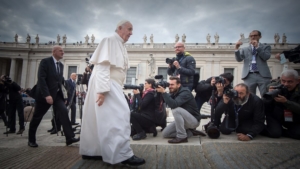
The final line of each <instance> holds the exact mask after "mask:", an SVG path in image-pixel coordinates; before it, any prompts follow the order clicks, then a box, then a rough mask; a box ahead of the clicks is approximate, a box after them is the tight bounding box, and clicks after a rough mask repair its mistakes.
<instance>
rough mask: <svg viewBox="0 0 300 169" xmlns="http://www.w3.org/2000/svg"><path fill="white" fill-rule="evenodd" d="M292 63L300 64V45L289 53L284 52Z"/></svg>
mask: <svg viewBox="0 0 300 169" xmlns="http://www.w3.org/2000/svg"><path fill="white" fill-rule="evenodd" d="M282 53H283V54H284V56H285V58H287V59H288V60H289V61H290V62H294V63H300V45H298V46H297V47H296V48H294V49H291V50H289V51H283V52H282Z"/></svg>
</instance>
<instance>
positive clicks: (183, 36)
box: [181, 34, 186, 43]
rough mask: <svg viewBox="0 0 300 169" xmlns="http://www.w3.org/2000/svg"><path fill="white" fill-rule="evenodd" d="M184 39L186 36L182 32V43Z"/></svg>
mask: <svg viewBox="0 0 300 169" xmlns="http://www.w3.org/2000/svg"><path fill="white" fill-rule="evenodd" d="M185 39H186V36H185V34H183V35H182V38H181V41H182V43H185Z"/></svg>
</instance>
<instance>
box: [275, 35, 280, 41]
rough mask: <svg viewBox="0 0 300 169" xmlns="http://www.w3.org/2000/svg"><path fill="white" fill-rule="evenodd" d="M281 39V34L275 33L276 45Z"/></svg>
mask: <svg viewBox="0 0 300 169" xmlns="http://www.w3.org/2000/svg"><path fill="white" fill-rule="evenodd" d="M279 39H280V36H279V34H278V33H275V35H274V40H275V43H279Z"/></svg>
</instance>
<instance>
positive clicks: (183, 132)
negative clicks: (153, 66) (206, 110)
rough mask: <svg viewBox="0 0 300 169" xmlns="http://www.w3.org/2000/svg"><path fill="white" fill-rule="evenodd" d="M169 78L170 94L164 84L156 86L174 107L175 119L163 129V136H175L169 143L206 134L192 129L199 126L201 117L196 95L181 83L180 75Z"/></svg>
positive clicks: (170, 105)
mask: <svg viewBox="0 0 300 169" xmlns="http://www.w3.org/2000/svg"><path fill="white" fill-rule="evenodd" d="M169 79H170V80H169V91H170V94H168V93H166V92H165V88H163V87H162V86H158V87H157V88H156V91H157V92H159V93H162V96H163V99H164V101H165V103H166V104H167V105H168V106H169V107H170V108H171V109H172V114H173V116H174V120H175V121H173V122H172V123H171V124H169V125H168V126H167V127H166V128H165V129H164V130H163V132H162V134H163V137H165V138H174V139H172V140H169V141H168V142H169V143H184V142H188V137H191V136H193V135H205V134H204V133H202V132H200V131H196V130H191V129H195V128H197V127H198V126H199V124H200V119H201V115H200V112H199V111H198V110H197V105H196V102H195V99H194V96H193V95H192V93H191V92H190V90H189V89H188V88H187V87H183V86H182V85H181V80H180V78H179V77H176V76H171V77H170V78H169Z"/></svg>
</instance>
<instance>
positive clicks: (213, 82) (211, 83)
mask: <svg viewBox="0 0 300 169" xmlns="http://www.w3.org/2000/svg"><path fill="white" fill-rule="evenodd" d="M215 83H216V79H215V78H214V77H212V78H211V81H210V85H211V86H214V85H215Z"/></svg>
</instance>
